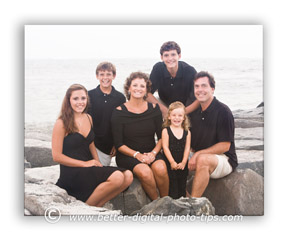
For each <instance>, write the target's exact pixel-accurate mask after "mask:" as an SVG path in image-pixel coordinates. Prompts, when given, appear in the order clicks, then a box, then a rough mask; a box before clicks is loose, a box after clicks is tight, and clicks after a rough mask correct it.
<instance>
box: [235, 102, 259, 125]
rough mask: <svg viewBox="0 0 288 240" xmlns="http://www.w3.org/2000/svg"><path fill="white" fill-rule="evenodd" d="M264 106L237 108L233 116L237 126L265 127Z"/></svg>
mask: <svg viewBox="0 0 288 240" xmlns="http://www.w3.org/2000/svg"><path fill="white" fill-rule="evenodd" d="M263 111H264V108H263V107H259V108H254V109H248V110H235V111H233V112H232V113H233V116H234V120H235V128H257V127H261V128H263V127H264V112H263Z"/></svg>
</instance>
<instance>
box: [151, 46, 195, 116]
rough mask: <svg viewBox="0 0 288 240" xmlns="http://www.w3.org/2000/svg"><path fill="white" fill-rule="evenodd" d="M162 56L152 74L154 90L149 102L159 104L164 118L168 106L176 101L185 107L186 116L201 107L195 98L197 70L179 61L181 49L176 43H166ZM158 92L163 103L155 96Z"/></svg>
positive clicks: (162, 49) (162, 47)
mask: <svg viewBox="0 0 288 240" xmlns="http://www.w3.org/2000/svg"><path fill="white" fill-rule="evenodd" d="M160 55H161V60H162V62H158V63H156V64H155V65H154V66H153V69H152V72H151V74H150V80H151V82H152V90H151V93H149V94H148V98H147V100H148V101H149V102H151V103H158V104H159V106H160V109H161V111H162V114H163V116H165V115H166V114H167V110H168V106H169V105H170V104H171V103H172V102H175V101H180V102H182V103H183V104H184V105H185V107H186V109H185V110H186V114H189V113H191V112H193V111H194V110H195V109H197V108H198V107H199V103H198V101H197V100H196V98H195V96H194V82H193V80H194V76H195V74H196V70H195V69H194V67H192V66H190V65H189V64H187V63H186V62H183V61H179V60H180V58H181V48H180V46H179V45H178V44H177V43H176V42H173V41H168V42H165V43H164V44H163V45H162V46H161V48H160ZM156 91H158V95H159V98H160V100H161V101H159V100H158V99H157V98H155V97H154V96H153V93H154V92H156Z"/></svg>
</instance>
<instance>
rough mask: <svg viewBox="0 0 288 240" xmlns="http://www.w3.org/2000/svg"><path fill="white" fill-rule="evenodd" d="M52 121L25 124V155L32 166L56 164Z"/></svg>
mask: <svg viewBox="0 0 288 240" xmlns="http://www.w3.org/2000/svg"><path fill="white" fill-rule="evenodd" d="M52 129H53V124H52V123H42V124H41V123H38V124H25V146H24V156H25V159H26V160H27V162H29V163H30V165H31V167H32V168H33V167H46V166H52V165H56V164H57V163H56V162H54V161H53V158H52V152H51V138H52Z"/></svg>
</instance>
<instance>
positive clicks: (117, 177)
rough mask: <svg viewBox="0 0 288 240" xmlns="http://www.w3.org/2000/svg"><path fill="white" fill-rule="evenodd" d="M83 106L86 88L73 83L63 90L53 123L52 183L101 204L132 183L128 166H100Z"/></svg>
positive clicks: (86, 100) (86, 102)
mask: <svg viewBox="0 0 288 240" xmlns="http://www.w3.org/2000/svg"><path fill="white" fill-rule="evenodd" d="M87 106H88V93H87V90H86V88H85V87H83V86H82V85H80V84H73V85H72V86H71V87H70V88H69V89H68V90H67V92H66V95H65V98H64V100H63V104H62V109H61V113H60V116H59V118H58V119H57V121H56V123H55V125H54V129H53V135H52V156H53V160H54V161H56V162H58V163H60V177H59V179H58V182H57V183H56V184H57V185H58V186H59V187H61V188H64V189H65V190H66V191H67V192H68V194H69V195H71V196H74V197H75V198H77V199H78V200H81V201H83V202H86V203H87V204H88V205H91V206H97V207H101V206H103V205H104V204H105V203H106V202H107V201H109V200H110V199H112V198H114V197H115V196H117V195H118V194H119V193H121V192H122V191H124V190H125V189H126V188H127V187H128V186H129V185H130V184H131V183H132V180H133V175H132V173H131V171H129V170H128V171H127V170H124V169H119V168H115V167H103V166H102V164H101V163H100V161H99V159H98V155H97V151H96V148H95V145H94V142H93V140H94V132H93V126H92V119H91V116H90V115H89V114H87V113H86V110H87Z"/></svg>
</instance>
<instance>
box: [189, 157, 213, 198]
mask: <svg viewBox="0 0 288 240" xmlns="http://www.w3.org/2000/svg"><path fill="white" fill-rule="evenodd" d="M217 164H218V159H217V157H216V156H215V155H213V154H200V155H199V156H198V157H197V159H196V171H195V176H194V179H193V184H192V193H191V197H201V196H202V194H203V193H204V191H205V189H206V187H207V186H208V183H209V179H210V174H211V173H212V172H213V171H214V170H215V168H216V166H217Z"/></svg>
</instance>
